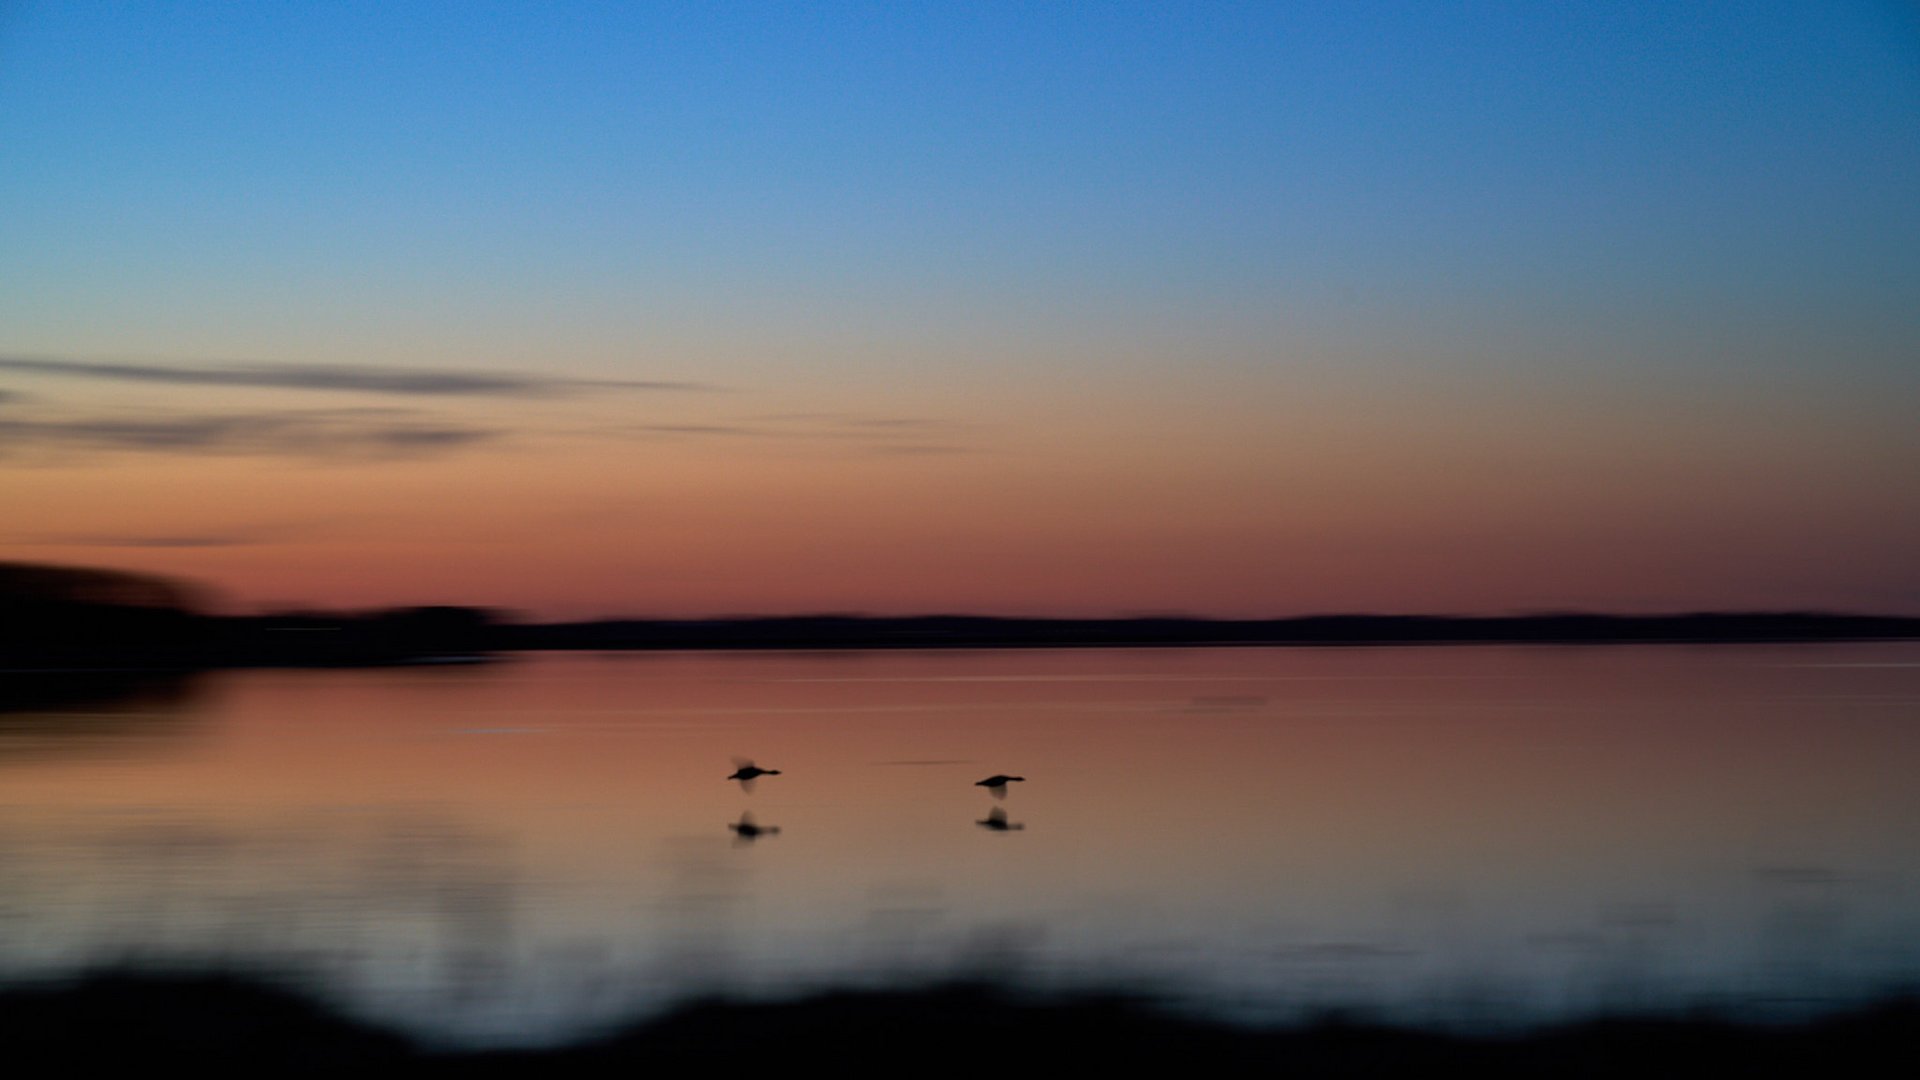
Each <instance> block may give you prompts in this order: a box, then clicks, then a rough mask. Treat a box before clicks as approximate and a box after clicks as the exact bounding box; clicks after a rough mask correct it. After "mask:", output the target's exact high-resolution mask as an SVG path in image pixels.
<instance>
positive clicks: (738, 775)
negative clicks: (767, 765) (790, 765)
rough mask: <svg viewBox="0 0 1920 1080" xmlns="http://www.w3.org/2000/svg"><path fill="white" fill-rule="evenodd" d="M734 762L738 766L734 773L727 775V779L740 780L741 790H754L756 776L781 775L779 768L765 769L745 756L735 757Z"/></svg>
mask: <svg viewBox="0 0 1920 1080" xmlns="http://www.w3.org/2000/svg"><path fill="white" fill-rule="evenodd" d="M733 763H734V765H735V766H737V767H736V768H735V769H734V770H733V774H732V775H731V776H729V777H727V779H729V780H738V781H740V790H742V791H752V790H753V778H754V777H756V776H779V775H780V770H779V769H763V768H761V767H760V766H758V765H755V764H754V763H753V762H751V761H748V760H747V759H745V758H734V759H733Z"/></svg>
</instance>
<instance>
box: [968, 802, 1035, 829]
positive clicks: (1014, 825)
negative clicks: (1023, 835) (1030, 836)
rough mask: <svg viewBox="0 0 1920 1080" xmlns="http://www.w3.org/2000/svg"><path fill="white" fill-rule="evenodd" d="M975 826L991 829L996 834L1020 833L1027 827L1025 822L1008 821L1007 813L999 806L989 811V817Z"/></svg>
mask: <svg viewBox="0 0 1920 1080" xmlns="http://www.w3.org/2000/svg"><path fill="white" fill-rule="evenodd" d="M974 824H975V825H978V826H980V827H981V828H983V829H991V830H993V831H994V832H1019V831H1020V830H1021V829H1024V828H1026V827H1027V826H1026V823H1025V822H1020V821H1008V820H1007V812H1006V811H1005V810H1002V809H1000V808H999V807H997V806H996V807H994V808H993V809H991V810H989V811H987V816H986V817H984V818H981V819H980V820H979V821H976V822H974Z"/></svg>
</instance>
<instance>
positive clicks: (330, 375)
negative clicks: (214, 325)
mask: <svg viewBox="0 0 1920 1080" xmlns="http://www.w3.org/2000/svg"><path fill="white" fill-rule="evenodd" d="M4 371H12V372H18V373H20V374H23V375H46V376H53V377H56V378H73V379H104V380H115V381H120V382H144V383H166V384H172V385H178V386H232V387H252V388H264V389H277V390H315V391H343V392H351V393H366V394H396V395H406V396H424V395H438V396H451V397H552V396H558V395H564V394H569V393H576V392H580V391H585V390H636V391H713V390H717V389H719V388H718V387H715V386H711V385H708V384H706V383H695V382H677V381H673V380H649V379H569V378H555V377H551V376H545V375H526V374H517V373H512V372H490V371H432V370H426V369H419V368H382V367H361V366H353V365H344V364H342V365H335V364H233V365H222V366H194V365H175V364H126V363H99V362H92V361H84V360H55V359H46V358H41V357H27V356H0V372H4Z"/></svg>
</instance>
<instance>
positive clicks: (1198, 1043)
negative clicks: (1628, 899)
mask: <svg viewBox="0 0 1920 1080" xmlns="http://www.w3.org/2000/svg"><path fill="white" fill-rule="evenodd" d="M0 1040H4V1041H5V1043H6V1046H7V1049H8V1051H9V1055H10V1057H11V1059H12V1060H15V1061H20V1062H40V1063H45V1065H53V1064H56V1063H57V1064H59V1065H60V1066H64V1067H68V1069H69V1070H70V1069H71V1068H78V1069H79V1070H81V1074H82V1075H87V1074H93V1073H95V1072H96V1071H102V1070H106V1069H115V1070H118V1069H134V1070H139V1071H138V1072H136V1073H135V1074H134V1075H144V1074H146V1073H147V1072H150V1071H151V1070H153V1069H155V1068H157V1067H161V1066H167V1065H181V1066H191V1067H199V1068H205V1067H209V1066H216V1065H217V1066H223V1067H229V1068H231V1067H236V1066H237V1067H244V1068H249V1069H256V1070H257V1069H272V1070H273V1071H274V1072H275V1073H285V1072H294V1073H299V1074H303V1075H304V1074H309V1073H320V1072H326V1073H331V1074H336V1075H337V1074H338V1071H339V1070H342V1069H359V1068H364V1067H368V1066H372V1067H376V1068H378V1067H403V1068H406V1069H408V1070H409V1071H410V1072H413V1073H415V1074H420V1075H457V1076H474V1075H481V1076H523V1075H525V1076H532V1075H539V1076H554V1075H560V1076H578V1075H607V1076H613V1075H620V1076H636V1075H643V1074H644V1075H682V1074H685V1075H692V1070H695V1069H698V1070H701V1071H702V1072H708V1071H714V1070H717V1069H728V1068H731V1067H736V1066H744V1065H749V1064H751V1065H763V1066H764V1067H766V1068H768V1069H785V1070H793V1069H795V1068H798V1067H804V1066H824V1067H830V1068H831V1069H832V1071H833V1072H834V1073H835V1074H836V1075H847V1074H852V1075H877V1074H882V1073H884V1074H886V1075H899V1074H901V1073H902V1072H914V1071H920V1070H921V1069H922V1068H925V1067H926V1066H927V1064H928V1063H933V1064H934V1065H935V1066H936V1067H935V1068H934V1070H933V1071H936V1072H938V1071H941V1070H940V1069H939V1068H938V1067H937V1066H938V1065H939V1064H940V1063H944V1062H952V1063H953V1066H954V1067H964V1066H965V1065H971V1066H974V1067H977V1068H983V1069H986V1070H988V1071H998V1070H999V1068H1000V1067H1001V1065H1002V1064H1004V1065H1015V1064H1017V1066H1018V1068H1019V1070H1020V1071H1029V1070H1033V1069H1043V1068H1060V1067H1069V1066H1070V1067H1073V1068H1076V1069H1122V1071H1121V1072H1119V1073H1118V1075H1137V1074H1138V1073H1139V1072H1140V1071H1141V1070H1143V1069H1153V1070H1178V1071H1177V1072H1169V1073H1167V1075H1223V1074H1222V1073H1218V1072H1215V1071H1214V1070H1222V1069H1229V1068H1232V1069H1245V1068H1249V1067H1252V1068H1258V1069H1261V1070H1263V1072H1261V1073H1260V1074H1258V1075H1275V1076H1281V1075H1284V1076H1306V1077H1331V1076H1422V1077H1425V1076H1442V1075H1465V1076H1473V1077H1537V1076H1572V1077H1588V1076H1591V1077H1618V1076H1690V1075H1693V1076H1716V1077H1720V1076H1727V1077H1802V1076H1805V1077H1815V1076H1817V1077H1853V1076H1869V1075H1872V1076H1881V1075H1885V1076H1909V1075H1912V1070H1913V1068H1914V1066H1915V1065H1916V1064H1920V1060H1917V1058H1920V1004H1916V1003H1915V1002H1914V1001H1912V1000H1907V999H1898V1000H1892V1001H1888V1002H1885V1003H1883V1004H1880V1005H1877V1006H1873V1007H1870V1008H1866V1009H1860V1010H1856V1011H1853V1012H1850V1013H1846V1014H1844V1015H1839V1016H1832V1017H1826V1018H1823V1019H1818V1020H1811V1021H1801V1022H1797V1023H1791V1024H1772V1025H1767V1024H1757V1023H1746V1024H1742V1023H1734V1022H1729V1021H1726V1020H1722V1019H1716V1018H1712V1017H1706V1016H1702V1017H1693V1018H1639V1019H1611V1020H1595V1021H1590V1022H1585V1023H1579V1024H1573V1025H1568V1026H1561V1027H1554V1028H1545V1029H1540V1030H1536V1031H1530V1032H1524V1033H1520V1034H1506V1035H1463V1034H1445V1033H1438V1032H1427V1031H1419V1030H1412V1029H1407V1028H1398V1027H1392V1026H1387V1025H1381V1024H1374V1023H1368V1022H1365V1021H1361V1020H1355V1019H1338V1018H1333V1019H1323V1020H1320V1021H1317V1022H1312V1023H1306V1024H1300V1025H1294V1026H1290V1027H1285V1028H1241V1027H1233V1026H1229V1025H1226V1024H1221V1023H1215V1022H1210V1021H1205V1020H1200V1019H1195V1018H1191V1017H1183V1016H1178V1015H1175V1014H1173V1013H1171V1012H1168V1011H1166V1010H1164V1009H1162V1008H1159V1007H1157V1006H1156V1005H1155V1004H1154V1003H1153V1002H1152V1001H1150V1000H1148V999H1146V998H1143V997H1140V996H1137V995H1132V994H1128V993H1092V994H1082V995H1077V996H1064V997H1054V998H1047V999H1040V1000H1036V999H1033V998H1030V997H1020V996H1017V995H1014V994H1012V993H1009V992H1007V991H1005V990H1003V989H1001V988H998V987H995V986H991V985H981V984H955V985H948V986H942V987H936V988H932V989H925V990H912V991H861V992H831V993H825V994H820V995H817V996H814V997H809V998H805V999H801V1000H794V1001H787V1002H776V1003H738V1002H724V1001H710V1002H705V1003H699V1004H692V1005H688V1006H685V1007H682V1008H680V1009H678V1010H676V1011H674V1012H672V1013H670V1014H668V1015H666V1016H664V1017H661V1018H659V1019H657V1020H653V1021H649V1022H644V1023H638V1024H634V1025H632V1026H629V1027H626V1028H624V1029H621V1030H618V1031H616V1032H614V1033H612V1034H609V1035H606V1036H604V1037H601V1038H598V1039H594V1040H591V1041H588V1042H584V1043H580V1044H576V1045H572V1046H566V1047H559V1048H553V1049H541V1050H515V1051H491V1052H479V1053H475V1052H452V1051H434V1050H430V1049H428V1048H425V1047H423V1046H421V1045H419V1044H417V1043H415V1042H412V1041H410V1040H408V1039H406V1038H404V1037H402V1036H399V1035H397V1034H394V1033H392V1032H389V1031H385V1030H383V1029H380V1028H377V1027H375V1026H372V1025H369V1024H364V1023H359V1022H355V1021H351V1020H347V1019H344V1018H342V1017H340V1016H337V1015H335V1014H333V1013H331V1012H329V1011H328V1010H327V1009H325V1008H323V1007H321V1006H320V1005H318V1004H316V1003H314V1002H313V1001H311V1000H309V999H307V998H306V997H304V996H302V995H301V994H299V993H296V992H292V991H288V990H284V989H278V988H274V987H270V986H267V985H264V984H257V983H250V982H247V981H244V980H240V979H236V978H232V977H227V976H220V975H192V974H175V975H165V974H144V975H142V974H108V975H97V976H93V977H90V978H87V979H85V980H82V981H79V982H77V983H72V984H65V985H58V986H46V987H17V988H13V989H9V990H4V991H0ZM997 1063H1001V1064H997ZM44 1067H45V1066H44V1065H43V1068H44ZM1122 1067H1124V1068H1122ZM663 1070H664V1071H663ZM262 1075H264V1074H262Z"/></svg>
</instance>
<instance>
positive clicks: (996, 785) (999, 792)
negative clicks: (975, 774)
mask: <svg viewBox="0 0 1920 1080" xmlns="http://www.w3.org/2000/svg"><path fill="white" fill-rule="evenodd" d="M1025 779H1026V777H1024V776H1008V775H1007V774H1005V773H994V774H993V775H992V776H989V777H987V778H986V779H985V780H975V781H974V782H973V786H974V787H983V788H986V789H987V790H988V791H991V792H993V797H994V798H996V799H1004V798H1006V797H1007V785H1008V784H1011V783H1013V782H1014V781H1016V780H1025Z"/></svg>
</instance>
